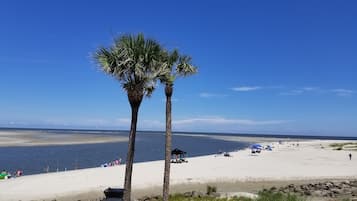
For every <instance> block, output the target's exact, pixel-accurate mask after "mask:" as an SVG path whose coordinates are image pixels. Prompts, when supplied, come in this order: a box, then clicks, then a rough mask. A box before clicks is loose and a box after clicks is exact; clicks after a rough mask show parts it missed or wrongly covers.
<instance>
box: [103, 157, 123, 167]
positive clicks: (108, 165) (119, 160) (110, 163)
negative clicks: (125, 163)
mask: <svg viewBox="0 0 357 201" xmlns="http://www.w3.org/2000/svg"><path fill="white" fill-rule="evenodd" d="M120 164H121V158H119V159H116V160H113V161H110V162H108V163H103V164H101V165H100V167H112V166H116V165H120Z"/></svg>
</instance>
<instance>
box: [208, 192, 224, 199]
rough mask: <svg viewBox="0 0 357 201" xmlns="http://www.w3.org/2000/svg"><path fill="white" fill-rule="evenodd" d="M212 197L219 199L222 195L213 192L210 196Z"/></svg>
mask: <svg viewBox="0 0 357 201" xmlns="http://www.w3.org/2000/svg"><path fill="white" fill-rule="evenodd" d="M209 196H210V197H214V198H218V197H221V194H219V193H217V192H212V193H210V194H209Z"/></svg>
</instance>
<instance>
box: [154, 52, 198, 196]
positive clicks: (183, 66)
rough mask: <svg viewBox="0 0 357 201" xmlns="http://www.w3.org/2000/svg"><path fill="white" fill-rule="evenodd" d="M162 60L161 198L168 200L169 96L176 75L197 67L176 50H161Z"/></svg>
mask: <svg viewBox="0 0 357 201" xmlns="http://www.w3.org/2000/svg"><path fill="white" fill-rule="evenodd" d="M163 61H164V62H165V64H166V68H167V70H168V73H166V74H165V75H164V76H163V77H161V78H160V81H161V82H162V83H164V84H165V95H166V137H165V170H164V186H163V200H164V201H168V200H169V190H170V189H169V187H170V163H171V97H172V93H173V86H174V81H175V80H176V78H177V77H180V76H182V77H183V76H188V75H192V74H194V73H196V72H197V68H196V67H195V66H193V65H192V64H191V57H188V56H181V55H180V54H179V53H178V51H177V50H174V51H172V52H167V51H165V52H163Z"/></svg>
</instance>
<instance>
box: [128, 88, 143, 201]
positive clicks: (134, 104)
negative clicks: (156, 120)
mask: <svg viewBox="0 0 357 201" xmlns="http://www.w3.org/2000/svg"><path fill="white" fill-rule="evenodd" d="M142 98H143V95H141V94H140V93H135V92H131V93H128V99H129V102H130V106H131V126H130V134H129V142H128V153H127V156H126V164H125V180H124V196H123V197H124V201H130V199H131V176H132V172H133V163H134V152H135V137H136V124H137V122H138V112H139V107H140V103H141V101H142Z"/></svg>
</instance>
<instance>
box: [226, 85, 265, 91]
mask: <svg viewBox="0 0 357 201" xmlns="http://www.w3.org/2000/svg"><path fill="white" fill-rule="evenodd" d="M259 89H262V87H260V86H240V87H234V88H232V90H233V91H240V92H246V91H256V90H259Z"/></svg>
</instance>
